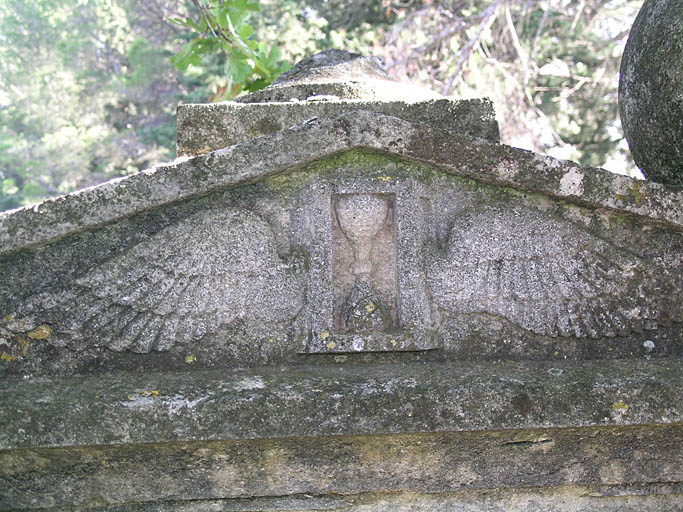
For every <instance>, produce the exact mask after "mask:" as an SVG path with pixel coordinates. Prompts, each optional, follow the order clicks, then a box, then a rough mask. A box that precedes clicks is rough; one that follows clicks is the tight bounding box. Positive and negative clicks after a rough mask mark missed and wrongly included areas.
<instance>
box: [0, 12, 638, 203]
mask: <svg viewBox="0 0 683 512" xmlns="http://www.w3.org/2000/svg"><path fill="white" fill-rule="evenodd" d="M641 3H642V2H641V1H638V0H521V1H516V2H513V1H512V0H397V1H391V0H308V1H306V2H304V1H302V0H260V2H259V3H258V5H257V4H256V1H255V0H230V1H219V0H201V1H200V0H185V1H182V2H178V1H177V0H154V1H147V0H144V1H143V0H21V1H19V0H0V210H2V209H8V208H14V207H17V206H22V205H26V204H31V203H32V202H35V201H38V200H41V199H43V198H45V197H49V196H54V195H57V194H62V193H65V192H70V191H72V190H75V189H77V188H80V187H83V186H89V185H93V184H96V183H99V182H101V181H104V180H107V179H111V178H114V177H117V176H121V175H125V174H129V173H132V172H137V171H139V170H142V169H144V168H146V167H149V166H152V165H155V164H157V163H159V162H162V161H167V160H169V159H171V158H173V156H174V151H175V109H176V106H177V105H178V104H179V103H181V102H185V103H187V102H206V101H210V100H217V99H222V98H226V97H233V96H235V95H237V94H240V93H242V92H248V91H250V90H254V89H256V88H258V87H262V86H263V85H265V84H266V83H267V82H270V81H272V80H273V79H274V78H275V76H276V75H277V74H278V73H279V72H280V71H281V70H282V69H284V64H283V62H290V63H291V62H295V61H297V60H299V59H300V58H302V57H303V56H304V55H307V54H311V53H314V52H317V51H320V50H324V49H327V48H330V47H336V48H345V49H348V50H351V51H357V52H360V53H366V54H368V53H372V54H375V55H378V56H381V57H382V58H383V59H384V61H385V64H386V66H387V68H388V71H389V73H390V74H391V75H392V76H393V77H394V78H396V79H399V80H410V81H412V82H414V83H418V84H421V85H424V86H427V87H430V88H432V89H435V90H437V91H440V92H443V93H447V94H452V95H455V96H457V97H471V96H475V97H478V96H489V97H492V99H493V100H494V103H495V105H496V109H497V113H498V119H499V122H500V124H501V134H502V139H503V141H504V142H506V143H508V144H512V145H516V146H520V147H525V148H528V149H532V150H535V151H538V152H540V153H547V154H551V155H553V156H558V157H562V158H571V159H575V160H578V161H580V162H581V163H584V164H589V165H605V162H608V164H609V165H613V166H615V167H620V168H621V169H622V170H623V169H627V168H628V165H629V162H628V161H627V158H628V154H627V151H626V147H625V144H624V141H623V137H622V135H621V130H620V126H619V121H618V117H617V108H616V95H617V77H618V64H619V58H620V55H621V51H622V49H623V45H624V44H625V40H626V36H627V34H628V28H629V27H630V25H631V23H632V21H633V19H634V18H635V14H636V12H637V10H638V8H639V7H640V5H641ZM257 7H258V8H260V10H259V11H256V10H255V9H256V8H257ZM171 20H175V22H172V21H171ZM231 26H232V29H231ZM174 55H175V56H176V57H174V58H173V64H172V63H171V62H170V60H169V59H170V58H171V57H173V56H174ZM177 68H181V69H184V70H185V71H184V72H183V73H182V74H181V73H180V72H179V71H178V69H177ZM610 162H611V163H610Z"/></svg>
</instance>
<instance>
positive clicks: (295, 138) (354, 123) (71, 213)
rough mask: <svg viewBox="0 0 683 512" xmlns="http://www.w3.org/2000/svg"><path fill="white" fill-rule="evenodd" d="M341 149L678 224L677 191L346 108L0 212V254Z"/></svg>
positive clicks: (682, 220)
mask: <svg viewBox="0 0 683 512" xmlns="http://www.w3.org/2000/svg"><path fill="white" fill-rule="evenodd" d="M351 149H366V150H371V151H379V152H382V153H385V154H394V155H396V156H397V157H403V158H406V159H409V160H412V161H419V162H422V163H424V164H426V165H428V166H433V167H435V168H437V169H439V170H442V171H444V172H446V173H450V174H453V175H456V176H461V177H464V178H469V179H474V180H478V181H481V182H483V183H491V184H498V185H502V186H507V187H512V188H514V189H517V190H521V191H528V192H538V193H541V194H547V195H548V196H550V197H555V198H558V199H561V200H564V201H567V202H570V203H574V204H577V205H585V206H588V207H592V208H596V209H606V210H608V211H609V210H612V211H615V212H618V213H620V214H622V215H623V214H634V215H638V216H643V217H646V218H649V219H651V220H654V221H662V222H666V223H672V224H675V225H679V226H681V225H683V206H681V205H683V191H681V190H679V189H676V188H672V187H666V186H664V185H660V184H657V183H651V182H643V181H639V180H635V179H632V178H628V177H626V176H620V175H616V174H613V173H609V172H607V171H604V170H601V169H595V168H582V167H580V166H578V165H577V164H575V163H573V162H569V161H563V160H556V159H553V158H549V157H544V156H541V155H536V154H534V153H531V152H528V151H524V150H520V149H516V148H512V147H510V146H506V145H504V144H497V143H493V142H488V141H484V140H473V139H472V138H470V137H467V136H463V135H459V134H457V133H453V132H450V131H447V130H440V129H437V128H433V127H428V126H421V125H416V124H414V123H410V122H408V121H404V120H401V119H398V118H394V117H391V116H385V115H382V114H375V113H371V112H365V111H353V112H347V113H345V114H342V115H340V116H338V117H337V118H334V119H318V120H316V121H315V122H310V123H305V124H302V125H298V126H296V127H293V128H292V129H288V130H284V131H282V132H277V133H274V134H271V135H270V136H267V137H261V138H258V139H253V140H250V141H247V142H245V143H242V144H237V145H235V146H231V147H229V148H224V149H222V150H217V151H214V152H211V153H208V154H206V155H201V156H199V157H197V158H189V159H188V158H181V159H178V160H177V161H175V162H172V163H170V164H166V165H160V166H158V167H155V168H153V169H150V170H148V171H144V172H141V173H139V174H136V175H133V176H128V177H126V178H121V179H117V180H112V181H110V182H107V183H105V184H102V185H99V186H96V187H91V188H88V189H84V190H82V191H79V192H76V193H73V194H69V195H66V196H61V197H58V198H54V199H49V200H47V201H44V202H43V203H40V204H38V205H36V206H34V207H28V208H21V209H18V210H15V211H13V212H5V213H3V214H1V215H0V254H3V253H6V252H10V251H15V250H17V249H19V248H23V247H26V246H31V245H37V244H41V243H46V242H50V241H53V240H56V239H58V238H61V237H63V236H65V235H68V234H72V233H76V232H79V231H82V230H84V229H92V228H94V227H97V226H99V225H102V224H105V223H108V222H111V221H114V220H117V219H121V218H123V217H127V216H130V215H133V214H136V213H141V212H144V211H147V210H150V209H152V208H158V207H160V206H163V205H166V204H169V203H173V202H177V201H182V200H187V199H191V198H193V197H197V196H204V195H207V194H209V193H210V192H211V191H213V190H216V189H220V188H225V187H231V188H233V187H238V186H241V185H246V184H249V183H252V182H254V181H256V180H261V179H265V178H267V177H269V176H273V175H276V174H280V173H285V172H287V171H290V170H291V169H293V168H296V167H302V166H305V165H306V164H309V163H311V162H315V161H318V160H323V159H325V158H329V157H331V156H333V155H335V154H337V153H340V152H343V151H348V150H351Z"/></svg>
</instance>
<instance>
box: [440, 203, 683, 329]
mask: <svg viewBox="0 0 683 512" xmlns="http://www.w3.org/2000/svg"><path fill="white" fill-rule="evenodd" d="M428 282H429V286H430V289H431V293H432V297H433V300H434V302H435V303H436V304H437V305H438V306H439V307H441V308H443V309H445V310H447V311H450V312H452V313H455V314H472V313H488V314H492V315H497V316H500V317H504V318H506V319H507V320H509V321H510V322H512V323H513V324H515V325H517V326H519V327H521V328H523V329H525V330H528V331H532V332H534V333H536V334H541V335H549V336H558V335H559V336H576V337H592V338H599V337H612V336H616V335H626V334H628V333H629V332H631V331H632V330H636V331H640V330H641V329H642V328H643V327H648V326H650V327H652V326H653V323H656V322H657V321H658V319H659V318H664V317H666V318H670V317H671V316H674V315H675V316H680V315H681V312H680V311H677V312H672V311H665V310H666V309H667V308H670V307H671V304H663V303H662V300H661V299H662V291H661V287H662V286H664V284H663V283H662V282H661V279H660V278H659V277H658V276H656V274H655V272H654V269H652V268H651V267H648V265H646V263H645V262H644V261H642V260H641V259H639V258H637V257H636V256H634V255H632V254H630V253H628V252H626V251H624V250H621V249H617V248H615V247H614V246H612V245H610V244H608V243H607V242H605V241H604V240H601V239H599V238H597V237H595V236H593V235H590V234H589V233H587V232H585V231H583V230H581V229H579V228H577V227H575V226H573V225H572V224H569V223H558V222H557V221H552V220H551V219H550V218H548V217H544V216H541V215H539V214H538V213H531V212H528V213H510V212H507V213H506V214H502V213H491V212H488V213H485V214H473V215H470V216H468V217H465V218H462V219H460V220H459V222H458V223H457V224H456V226H455V227H454V228H453V229H452V230H451V233H450V236H449V243H448V247H447V251H446V255H445V257H436V258H434V259H433V260H432V262H431V264H430V265H429V275H428ZM669 285H671V283H669ZM676 286H678V290H679V293H680V283H678V285H674V288H676ZM648 287H652V288H653V289H655V288H660V289H658V290H657V291H656V293H650V292H649V290H648ZM673 307H674V308H678V309H679V310H680V309H681V308H680V305H678V306H673Z"/></svg>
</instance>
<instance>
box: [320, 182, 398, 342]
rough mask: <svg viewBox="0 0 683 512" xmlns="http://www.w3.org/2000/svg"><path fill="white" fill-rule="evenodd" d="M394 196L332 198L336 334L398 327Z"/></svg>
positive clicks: (365, 195)
mask: <svg viewBox="0 0 683 512" xmlns="http://www.w3.org/2000/svg"><path fill="white" fill-rule="evenodd" d="M395 202H396V200H395V196H394V195H393V194H336V195H334V196H333V197H332V201H331V203H332V211H331V216H332V219H331V226H332V283H333V288H334V331H335V332H337V333H343V334H363V333H371V332H391V331H393V330H396V329H397V328H398V326H399V321H398V306H397V298H396V293H397V284H396V242H395V232H394V226H395V219H394V212H395Z"/></svg>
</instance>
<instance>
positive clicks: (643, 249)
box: [0, 52, 683, 512]
mask: <svg viewBox="0 0 683 512" xmlns="http://www.w3.org/2000/svg"><path fill="white" fill-rule="evenodd" d="M378 97H379V98H384V99H383V100H382V99H378ZM178 123H179V133H178V153H179V155H180V156H179V158H178V159H177V160H176V161H175V162H172V163H170V164H166V165H162V166H159V167H156V168H154V169H151V170H149V171H145V172H142V173H139V174H136V175H133V176H130V177H127V178H123V179H120V180H115V181H112V182H109V183H106V184H103V185H100V186H98V187H94V188H91V189H87V190H84V191H81V192H78V193H75V194H71V195H68V196H64V197H60V198H56V199H54V200H49V201H46V202H44V203H42V204H40V205H37V206H36V207H33V208H25V209H20V210H15V211H13V212H8V213H6V214H3V215H2V216H0V313H1V315H0V352H1V354H0V357H1V358H2V361H0V364H1V366H0V371H1V372H2V380H1V381H0V402H1V404H2V407H1V408H0V426H1V427H2V428H0V479H1V480H2V482H3V485H2V487H1V488H0V510H50V511H56V510H67V509H68V510H97V511H114V510H116V511H118V510H136V511H138V510H139V511H152V510H154V511H162V510H163V511H166V510H168V511H171V510H173V511H181V510H182V511H194V510H197V511H199V510H212V511H213V510H215V511H238V510H250V511H257V510H263V511H265V510H339V511H368V512H370V511H384V510H406V511H407V510H482V511H483V510H549V509H552V510H639V511H640V510H674V509H675V508H676V507H677V506H680V504H681V499H682V496H681V489H682V486H681V481H682V478H683V465H682V464H681V460H683V448H682V447H683V442H682V441H683V428H682V427H681V420H682V419H683V407H682V405H681V394H680V390H681V387H682V385H683V372H682V371H681V366H680V363H681V354H682V352H683V351H682V347H683V343H682V342H681V334H682V328H681V325H682V322H683V301H682V300H681V295H682V293H681V292H682V290H683V276H682V272H681V270H682V268H683V256H682V255H683V193H682V192H681V190H680V189H678V188H675V187H670V186H666V185H661V184H656V183H652V182H647V181H636V180H633V179H630V178H627V177H624V176H618V175H613V174H610V173H607V172H606V171H603V170H601V169H593V168H582V167H580V166H578V165H576V164H574V163H571V162H566V161H559V160H554V159H551V158H547V157H543V156H540V155H536V154H533V153H530V152H526V151H522V150H519V149H514V148H511V147H508V146H505V145H502V144H500V143H499V142H498V130H497V125H496V123H495V118H494V115H493V110H492V107H491V105H490V103H488V102H487V101H484V100H482V101H457V100H453V99H449V98H438V97H434V95H433V94H431V93H428V92H424V91H422V92H420V91H419V90H418V89H416V88H413V87H410V86H402V85H400V84H397V83H394V82H391V81H390V80H388V79H387V78H386V76H385V75H384V74H383V72H382V70H381V68H380V67H379V65H378V63H377V62H376V61H374V60H373V59H369V58H359V57H358V56H353V55H350V54H345V53H338V52H327V53H325V54H322V55H318V56H314V57H312V58H309V59H306V60H305V61H303V62H302V63H301V64H300V65H299V66H297V67H295V68H294V69H293V70H292V72H290V73H289V74H288V75H287V76H285V77H284V79H283V80H281V81H280V82H279V83H277V84H274V85H273V86H271V87H270V88H268V89H266V90H265V91H262V92H259V93H256V94H255V95H254V96H252V97H247V98H246V100H243V101H242V102H240V103H230V102H228V103H222V104H215V105H185V106H183V107H181V108H180V110H179V113H178Z"/></svg>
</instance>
